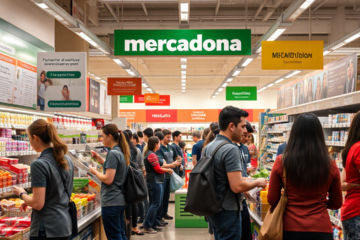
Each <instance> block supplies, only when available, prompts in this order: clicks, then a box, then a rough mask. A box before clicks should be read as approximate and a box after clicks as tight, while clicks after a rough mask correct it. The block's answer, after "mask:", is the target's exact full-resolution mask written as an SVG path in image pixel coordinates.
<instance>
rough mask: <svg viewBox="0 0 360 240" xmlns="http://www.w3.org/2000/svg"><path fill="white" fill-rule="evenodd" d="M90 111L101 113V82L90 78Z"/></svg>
mask: <svg viewBox="0 0 360 240" xmlns="http://www.w3.org/2000/svg"><path fill="white" fill-rule="evenodd" d="M89 83H90V86H89V105H90V106H89V111H90V112H93V113H100V83H99V82H97V81H95V80H93V79H91V78H90V81H89Z"/></svg>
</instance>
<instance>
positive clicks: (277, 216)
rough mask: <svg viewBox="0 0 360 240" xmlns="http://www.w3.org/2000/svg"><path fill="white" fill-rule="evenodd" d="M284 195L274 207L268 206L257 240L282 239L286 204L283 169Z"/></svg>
mask: <svg viewBox="0 0 360 240" xmlns="http://www.w3.org/2000/svg"><path fill="white" fill-rule="evenodd" d="M283 172H284V195H282V196H281V197H280V201H279V202H278V204H277V205H276V207H275V209H272V208H270V209H269V210H268V212H267V213H266V216H265V219H264V222H263V225H262V227H261V228H260V233H259V240H282V239H283V231H284V226H283V223H284V218H283V216H284V212H285V209H286V204H287V197H286V173H285V169H284V171H283Z"/></svg>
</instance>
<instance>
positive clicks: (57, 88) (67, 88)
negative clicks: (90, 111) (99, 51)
mask: <svg viewBox="0 0 360 240" xmlns="http://www.w3.org/2000/svg"><path fill="white" fill-rule="evenodd" d="M37 57H38V68H37V75H38V76H37V77H38V99H39V101H38V109H39V110H41V111H82V112H84V111H86V66H87V64H86V53H85V52H56V53H38V55H37Z"/></svg>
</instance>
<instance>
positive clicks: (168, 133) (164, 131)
mask: <svg viewBox="0 0 360 240" xmlns="http://www.w3.org/2000/svg"><path fill="white" fill-rule="evenodd" d="M162 133H163V134H164V137H165V136H167V135H171V131H170V130H168V129H164V130H163V131H162Z"/></svg>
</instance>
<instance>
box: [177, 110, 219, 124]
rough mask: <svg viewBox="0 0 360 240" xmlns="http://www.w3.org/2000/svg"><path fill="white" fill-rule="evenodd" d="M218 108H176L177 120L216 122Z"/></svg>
mask: <svg viewBox="0 0 360 240" xmlns="http://www.w3.org/2000/svg"><path fill="white" fill-rule="evenodd" d="M218 120H219V111H218V109H178V119H177V121H178V122H189V123H190V122H217V121H218Z"/></svg>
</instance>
